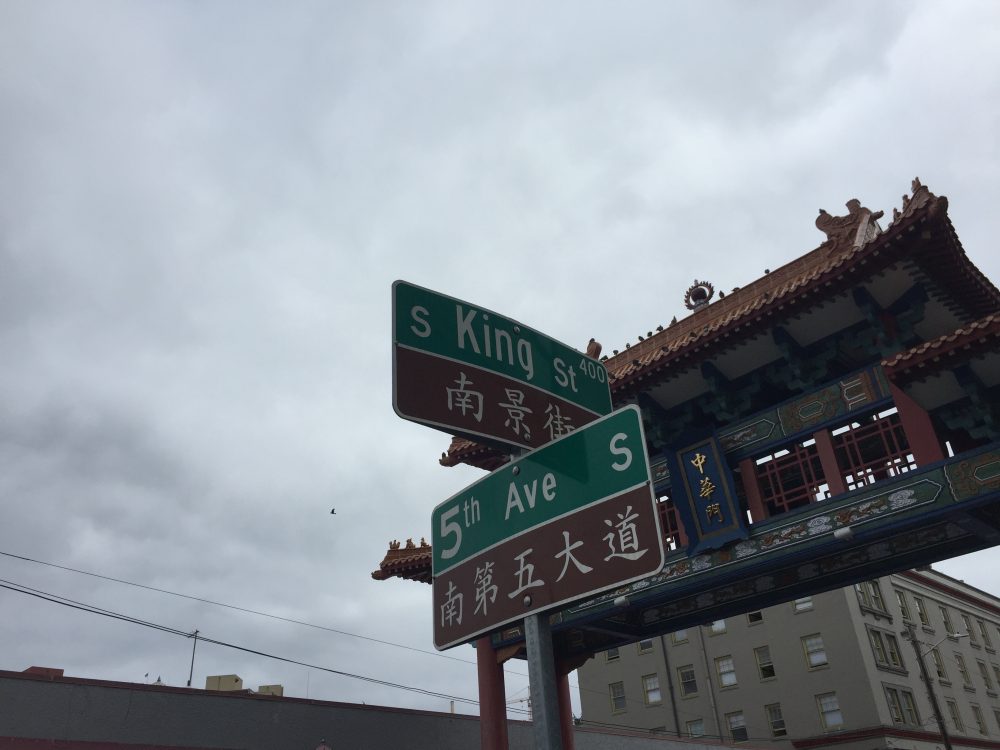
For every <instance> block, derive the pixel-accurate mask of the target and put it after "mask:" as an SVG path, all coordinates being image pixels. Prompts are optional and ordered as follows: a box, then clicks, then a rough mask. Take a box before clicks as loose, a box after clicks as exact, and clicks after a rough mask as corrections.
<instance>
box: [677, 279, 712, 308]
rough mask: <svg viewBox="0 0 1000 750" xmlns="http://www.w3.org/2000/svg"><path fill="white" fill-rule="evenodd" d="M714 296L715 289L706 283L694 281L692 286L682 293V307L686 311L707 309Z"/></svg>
mask: <svg viewBox="0 0 1000 750" xmlns="http://www.w3.org/2000/svg"><path fill="white" fill-rule="evenodd" d="M713 294H715V287H714V286H712V284H711V283H710V282H708V281H698V279H695V280H694V284H692V285H691V286H689V287H688V290H687V291H686V292H684V307H686V308H687V309H688V310H700V309H702V308H703V307H707V306H708V303H709V302H711V300H712V295H713Z"/></svg>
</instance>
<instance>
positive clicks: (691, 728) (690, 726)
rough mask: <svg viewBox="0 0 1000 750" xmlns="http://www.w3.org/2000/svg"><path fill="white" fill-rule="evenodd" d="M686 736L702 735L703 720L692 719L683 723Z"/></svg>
mask: <svg viewBox="0 0 1000 750" xmlns="http://www.w3.org/2000/svg"><path fill="white" fill-rule="evenodd" d="M685 729H686V730H687V736H688V737H703V736H704V735H705V720H704V719H692V720H691V721H689V722H688V723H687V724H686V725H685Z"/></svg>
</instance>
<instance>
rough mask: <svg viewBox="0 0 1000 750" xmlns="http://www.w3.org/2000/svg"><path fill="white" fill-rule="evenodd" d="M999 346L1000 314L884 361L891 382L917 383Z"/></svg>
mask: <svg viewBox="0 0 1000 750" xmlns="http://www.w3.org/2000/svg"><path fill="white" fill-rule="evenodd" d="M998 343H1000V312H996V313H993V314H991V315H987V316H986V317H985V318H980V319H979V320H977V321H975V322H974V323H970V324H969V325H967V326H965V327H964V328H959V329H958V330H956V331H953V332H952V333H947V334H945V335H944V336H940V337H938V338H936V339H933V340H932V341H925V342H924V343H922V344H918V345H917V346H915V347H913V348H912V349H908V350H906V351H905V352H899V353H898V354H896V355H894V356H892V357H890V358H889V359H884V360H882V367H883V368H884V369H885V372H886V375H888V376H889V379H890V380H893V381H897V382H898V381H900V380H915V379H919V378H921V377H923V376H926V375H930V374H933V373H934V372H937V371H938V370H940V369H942V368H944V367H947V366H948V365H949V363H950V362H951V361H952V360H954V359H955V357H958V356H961V357H963V358H968V357H969V356H970V355H975V354H976V353H978V352H980V351H984V350H987V349H993V348H995V347H996V346H997V344H998Z"/></svg>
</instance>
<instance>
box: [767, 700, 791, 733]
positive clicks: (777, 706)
mask: <svg viewBox="0 0 1000 750" xmlns="http://www.w3.org/2000/svg"><path fill="white" fill-rule="evenodd" d="M773 709H777V712H778V716H777V718H775V717H774V714H773ZM764 716H765V717H766V718H767V723H768V726H770V728H771V736H772V737H787V736H788V726H787V725H786V724H785V715H784V714H783V713H782V712H781V703H768V704H767V705H766V706H764ZM778 723H780V724H781V726H780V727H778V726H776V724H778Z"/></svg>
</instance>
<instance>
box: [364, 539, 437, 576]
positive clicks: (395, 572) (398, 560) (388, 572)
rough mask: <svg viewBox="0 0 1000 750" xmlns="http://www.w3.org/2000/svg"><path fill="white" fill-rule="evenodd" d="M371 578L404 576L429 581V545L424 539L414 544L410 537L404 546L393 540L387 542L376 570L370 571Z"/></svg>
mask: <svg viewBox="0 0 1000 750" xmlns="http://www.w3.org/2000/svg"><path fill="white" fill-rule="evenodd" d="M372 578H374V579H375V580H376V581H384V580H386V579H388V578H406V579H408V580H410V581H420V582H421V583H430V582H431V546H430V545H429V544H428V543H427V542H426V541H425V540H424V539H421V540H420V546H417V545H416V544H414V543H413V540H412V539H407V540H406V545H405V546H403V545H400V543H399V542H398V541H395V540H393V541H391V542H389V549H388V551H387V552H386V553H385V557H384V558H383V559H382V562H380V563H379V566H378V570H376V571H373V572H372Z"/></svg>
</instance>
